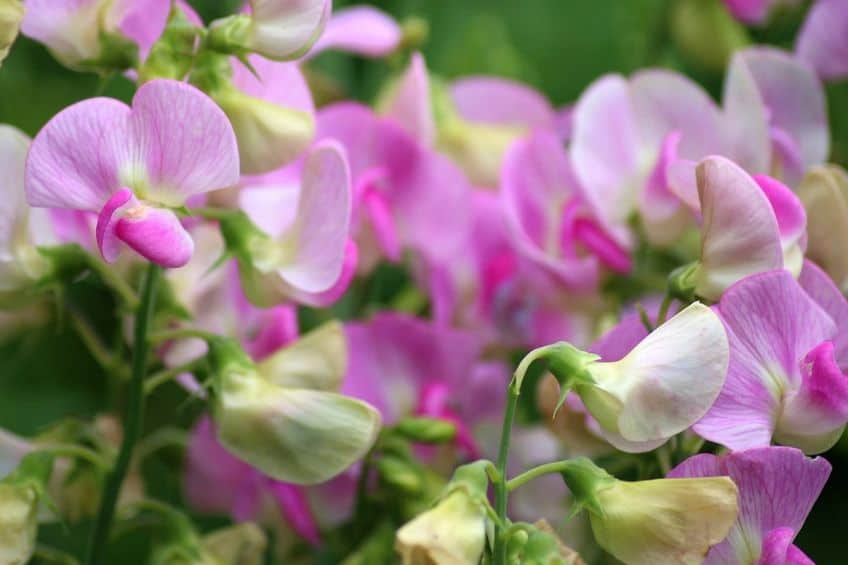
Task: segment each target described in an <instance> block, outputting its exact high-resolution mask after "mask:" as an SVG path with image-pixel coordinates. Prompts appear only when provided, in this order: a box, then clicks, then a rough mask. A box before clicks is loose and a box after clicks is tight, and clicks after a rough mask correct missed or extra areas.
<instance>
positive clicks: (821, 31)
mask: <svg viewBox="0 0 848 565" xmlns="http://www.w3.org/2000/svg"><path fill="white" fill-rule="evenodd" d="M795 52H796V54H797V55H798V57H799V58H800V59H801V60H803V61H806V63H807V64H808V65H810V66H811V67H813V68H814V69H815V70H816V73H818V75H819V77H821V78H822V79H823V80H840V79H842V78H845V77H846V76H848V4H846V3H845V2H843V1H841V0H817V1H816V2H815V4H813V7H812V8H811V9H810V11H809V12H808V13H807V19H806V20H804V25H803V26H802V27H801V31H800V32H798V38H797V40H796V43H795Z"/></svg>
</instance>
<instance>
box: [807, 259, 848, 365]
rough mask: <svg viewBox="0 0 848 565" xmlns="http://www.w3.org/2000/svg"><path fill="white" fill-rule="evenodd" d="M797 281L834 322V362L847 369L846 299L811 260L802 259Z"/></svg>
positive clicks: (847, 306) (847, 320)
mask: <svg viewBox="0 0 848 565" xmlns="http://www.w3.org/2000/svg"><path fill="white" fill-rule="evenodd" d="M798 283H799V284H800V285H801V287H802V288H803V289H804V291H805V292H806V293H807V294H808V295H809V296H810V298H812V299H813V300H815V302H816V304H818V305H819V306H821V307H822V309H823V310H824V311H825V312H827V314H828V316H830V317H831V318H832V319H833V321H834V322H835V323H836V335H835V336H834V337H833V339H832V341H833V345H834V348H835V351H834V353H835V355H836V362H837V363H838V364H839V368H840V369H842V370H843V371H845V370H848V300H845V296H844V295H843V294H842V293H841V292H840V291H839V289H838V288H837V287H836V284H835V283H834V282H833V281H832V280H831V278H830V277H829V276H827V273H825V272H824V271H822V270H821V269H820V268H819V267H818V266H817V265H816V264H815V263H812V262H811V261H804V268H803V269H802V270H801V276H799V277H798Z"/></svg>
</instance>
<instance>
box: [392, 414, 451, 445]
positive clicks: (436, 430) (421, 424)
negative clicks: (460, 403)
mask: <svg viewBox="0 0 848 565" xmlns="http://www.w3.org/2000/svg"><path fill="white" fill-rule="evenodd" d="M395 430H396V431H397V432H398V433H399V434H400V435H402V436H404V437H405V438H407V439H409V440H410V441H416V442H420V443H447V442H449V441H452V440H453V439H454V438H455V437H456V425H454V424H453V423H452V422H448V421H446V420H439V419H437V418H404V419H403V420H401V421H400V422H398V423H397V424H396V425H395Z"/></svg>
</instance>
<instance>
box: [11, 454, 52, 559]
mask: <svg viewBox="0 0 848 565" xmlns="http://www.w3.org/2000/svg"><path fill="white" fill-rule="evenodd" d="M52 468H53V458H52V457H51V456H49V455H46V454H44V453H32V454H29V455H26V456H24V458H23V459H21V462H20V464H19V465H18V468H17V469H16V470H15V471H13V472H12V473H11V474H10V475H8V476H6V477H5V478H4V479H3V480H2V481H0V562H2V563H9V564H11V565H18V564H19V565H23V564H25V563H28V562H29V559H30V557H32V554H33V552H34V551H35V539H36V535H37V533H38V506H39V503H40V502H41V499H42V497H43V493H44V492H45V489H46V484H47V481H48V479H49V478H50V472H51V471H52Z"/></svg>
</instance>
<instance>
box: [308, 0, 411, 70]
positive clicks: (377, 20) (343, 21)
mask: <svg viewBox="0 0 848 565" xmlns="http://www.w3.org/2000/svg"><path fill="white" fill-rule="evenodd" d="M401 39H403V31H402V30H401V28H400V26H399V25H398V23H397V22H396V21H395V20H394V18H392V17H391V16H390V15H388V14H386V13H385V12H383V11H382V10H379V9H377V8H374V7H373V6H351V7H349V8H343V9H341V10H339V11H338V12H335V13H334V14H333V15H332V16H331V17H330V21H329V22H327V27H325V28H324V33H322V34H321V37H320V38H319V39H318V41H316V42H315V45H313V46H312V49H310V50H309V53H307V54H306V57H305V58H306V59H310V58H312V57H314V56H315V55H317V54H318V53H321V52H322V51H326V50H330V49H335V50H339V51H345V52H348V53H354V54H356V55H362V56H364V57H383V56H385V55H388V54H390V53H392V52H393V51H394V50H395V49H397V48H398V46H399V45H400V42H401Z"/></svg>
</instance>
